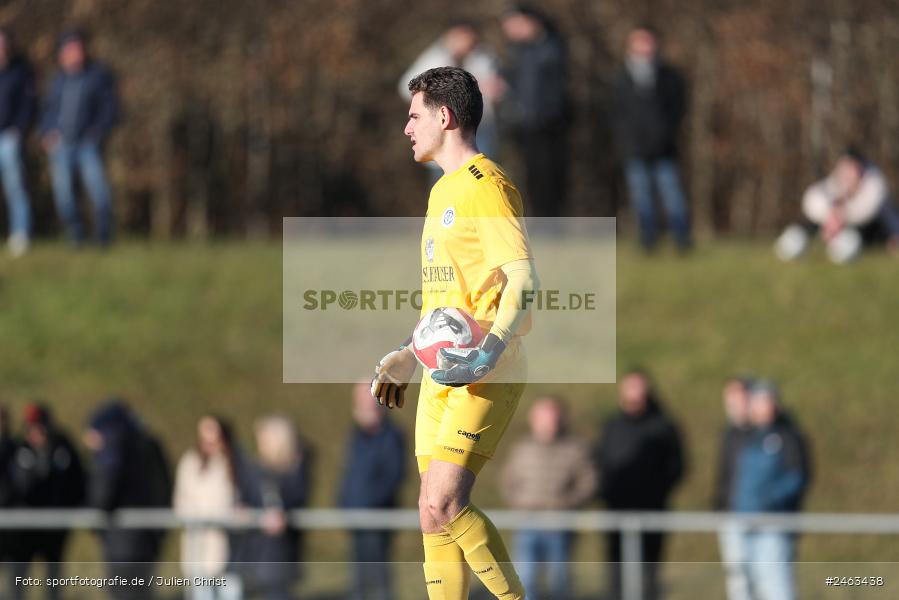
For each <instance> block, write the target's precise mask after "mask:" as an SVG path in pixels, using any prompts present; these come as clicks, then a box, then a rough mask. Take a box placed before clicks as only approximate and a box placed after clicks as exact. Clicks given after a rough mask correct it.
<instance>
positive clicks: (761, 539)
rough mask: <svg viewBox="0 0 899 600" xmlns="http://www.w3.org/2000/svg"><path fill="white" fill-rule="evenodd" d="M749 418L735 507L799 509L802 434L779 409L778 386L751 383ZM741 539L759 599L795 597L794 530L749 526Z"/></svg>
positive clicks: (803, 484) (803, 481) (805, 469)
mask: <svg viewBox="0 0 899 600" xmlns="http://www.w3.org/2000/svg"><path fill="white" fill-rule="evenodd" d="M749 421H750V423H751V424H752V426H753V428H754V431H753V433H752V436H751V437H750V438H749V440H748V441H747V442H746V444H745V446H744V447H743V450H742V452H740V455H739V458H738V462H737V471H736V478H735V480H734V492H733V494H734V496H733V504H734V510H736V511H739V512H797V511H798V510H799V509H800V506H801V504H802V498H803V496H804V494H805V490H806V488H807V487H808V484H809V481H810V479H811V469H810V464H809V457H808V450H807V448H806V444H805V439H804V436H803V435H802V433H801V432H800V431H799V429H798V427H797V426H796V424H795V423H794V422H793V421H792V419H791V418H790V417H789V416H788V415H787V414H786V413H785V412H784V411H783V410H782V409H781V407H780V400H779V397H778V391H777V388H776V387H775V386H774V385H773V384H772V383H770V382H767V381H760V382H756V383H753V385H752V388H751V389H750V395H749ZM744 536H745V539H744V544H745V549H746V555H747V558H748V560H749V566H748V574H749V580H750V588H751V589H752V591H753V593H754V594H755V597H756V598H757V599H758V600H792V599H794V598H796V590H795V582H794V579H793V561H794V560H795V559H796V536H795V534H793V533H788V532H781V531H776V530H767V529H752V530H748V531H747V532H746V533H745V534H744Z"/></svg>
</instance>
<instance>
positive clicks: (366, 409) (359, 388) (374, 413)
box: [353, 382, 384, 431]
mask: <svg viewBox="0 0 899 600" xmlns="http://www.w3.org/2000/svg"><path fill="white" fill-rule="evenodd" d="M353 419H354V420H355V421H356V424H357V425H358V426H359V428H360V429H362V430H363V431H374V430H376V429H378V428H379V427H380V426H381V423H382V422H383V421H384V411H383V410H382V407H381V406H378V404H377V403H376V402H375V400H374V398H372V397H371V386H370V385H369V384H368V383H363V382H359V383H357V384H356V385H355V387H354V388H353Z"/></svg>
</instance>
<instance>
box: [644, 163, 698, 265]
mask: <svg viewBox="0 0 899 600" xmlns="http://www.w3.org/2000/svg"><path fill="white" fill-rule="evenodd" d="M652 171H653V179H655V184H656V189H658V190H659V196H661V197H662V204H663V205H664V206H665V215H666V217H667V219H668V226H669V227H670V228H671V231H672V232H673V233H674V239H675V241H676V242H677V245H678V247H679V248H681V249H685V248H689V247H690V211H689V209H688V208H687V198H686V196H685V195H684V187H683V185H681V180H680V174H679V173H678V171H677V163H675V162H674V160H672V159H668V158H664V159H659V160H658V161H656V162H655V164H654V165H653V167H652Z"/></svg>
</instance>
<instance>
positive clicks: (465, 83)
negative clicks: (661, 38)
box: [409, 67, 484, 133]
mask: <svg viewBox="0 0 899 600" xmlns="http://www.w3.org/2000/svg"><path fill="white" fill-rule="evenodd" d="M409 91H410V92H412V95H413V96H414V95H415V94H416V93H418V92H421V93H422V94H423V95H424V103H425V106H427V107H428V108H430V109H432V110H433V109H437V108H440V107H441V106H445V107H447V108H448V109H450V110H451V111H452V113H453V114H454V115H455V116H456V120H457V121H458V122H459V127H460V128H461V129H462V131H463V132H467V133H474V132H475V131H477V129H478V125H479V124H480V123H481V116H482V115H483V114H484V98H483V97H482V96H481V89H480V88H479V87H478V81H477V80H476V79H475V78H474V75H472V74H471V73H469V72H468V71H466V70H464V69H460V68H458V67H437V68H436V69H428V70H427V71H425V72H424V73H421V74H420V75H418V76H416V77H414V78H413V79H412V81H410V82H409Z"/></svg>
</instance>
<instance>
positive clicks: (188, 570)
mask: <svg viewBox="0 0 899 600" xmlns="http://www.w3.org/2000/svg"><path fill="white" fill-rule="evenodd" d="M235 452H236V449H235V447H234V438H233V435H232V433H231V427H230V426H229V425H228V424H227V423H226V422H225V421H223V420H222V419H220V418H218V417H213V416H205V417H203V418H201V419H200V421H199V422H198V423H197V441H196V445H195V446H194V447H193V448H190V449H189V450H188V451H187V452H185V453H184V455H183V456H182V457H181V460H179V461H178V467H177V469H176V470H175V493H174V502H173V508H174V509H175V512H176V513H177V514H178V515H179V516H181V517H184V518H188V519H203V518H207V519H216V518H225V517H229V516H230V515H231V514H232V511H233V510H234V507H235V505H236V501H237V490H236V487H235V485H234V470H235V458H234V453H235ZM228 557H229V550H228V534H227V532H226V531H224V530H223V529H221V528H217V527H190V526H189V527H188V528H187V529H186V530H185V531H184V533H183V534H182V536H181V564H182V569H183V570H184V573H185V575H187V576H188V577H191V578H193V577H203V578H221V577H222V576H224V575H225V571H226V568H227V566H228ZM237 585H238V583H237V581H228V582H227V583H226V584H225V585H223V586H202V585H192V586H190V588H189V589H188V593H187V595H188V597H189V598H190V599H191V600H220V599H225V598H236V597H239V592H238V591H237V590H236V589H235V587H236V586H237Z"/></svg>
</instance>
